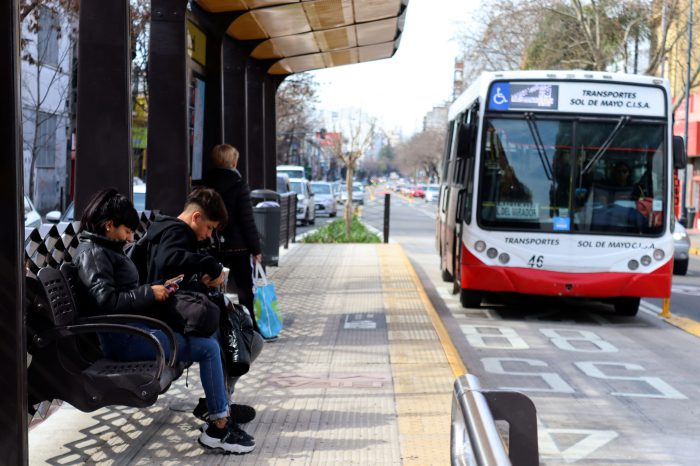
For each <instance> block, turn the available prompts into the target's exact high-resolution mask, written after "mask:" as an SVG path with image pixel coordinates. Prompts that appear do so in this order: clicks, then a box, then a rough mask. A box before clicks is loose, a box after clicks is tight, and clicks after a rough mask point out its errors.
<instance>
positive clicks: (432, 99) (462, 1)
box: [312, 0, 479, 137]
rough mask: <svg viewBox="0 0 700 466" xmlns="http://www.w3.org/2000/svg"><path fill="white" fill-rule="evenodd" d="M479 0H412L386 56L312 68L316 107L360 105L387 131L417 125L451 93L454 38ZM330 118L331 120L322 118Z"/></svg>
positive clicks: (338, 108)
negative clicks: (394, 45)
mask: <svg viewBox="0 0 700 466" xmlns="http://www.w3.org/2000/svg"><path fill="white" fill-rule="evenodd" d="M478 3H479V2H478V0H410V1H409V3H408V11H407V13H406V23H405V25H404V32H403V35H402V36H401V43H400V45H399V49H398V51H397V52H396V54H395V55H394V56H393V57H392V58H390V59H387V60H379V61H375V62H369V63H361V64H357V65H348V66H340V67H337V68H329V69H324V70H319V71H314V72H313V73H312V75H314V77H315V78H316V80H317V81H318V83H319V97H320V98H319V103H318V105H317V108H318V109H319V110H321V111H322V112H324V113H325V114H329V113H330V112H340V111H342V110H343V109H349V108H359V109H361V110H362V111H363V113H366V114H368V115H370V116H372V117H375V118H377V119H378V122H379V124H380V125H381V126H382V127H383V128H384V129H385V130H388V131H393V130H399V131H401V133H402V134H403V136H404V137H407V136H410V135H411V134H413V133H414V132H417V131H420V130H421V129H422V124H423V116H424V115H425V114H426V113H427V112H428V111H430V110H431V109H432V108H433V107H434V106H437V105H440V104H442V103H444V102H445V101H446V100H447V99H449V98H450V96H451V94H452V79H453V71H454V60H455V57H456V56H457V55H458V54H459V46H458V43H457V41H456V40H455V39H454V38H455V36H456V33H457V30H458V28H459V27H460V23H461V24H464V23H469V21H471V18H472V17H473V15H474V12H475V11H476V10H477V8H478ZM326 124H330V122H326Z"/></svg>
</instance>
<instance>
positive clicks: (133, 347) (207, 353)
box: [99, 324, 228, 421]
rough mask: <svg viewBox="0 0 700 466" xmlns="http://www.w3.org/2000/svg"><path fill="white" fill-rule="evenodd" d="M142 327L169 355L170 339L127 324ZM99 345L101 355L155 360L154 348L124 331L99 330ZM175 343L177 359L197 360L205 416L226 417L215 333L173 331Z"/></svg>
mask: <svg viewBox="0 0 700 466" xmlns="http://www.w3.org/2000/svg"><path fill="white" fill-rule="evenodd" d="M131 325H132V326H133V327H138V328H142V329H144V330H146V331H148V332H150V333H151V334H152V335H153V336H154V337H156V338H157V339H158V341H159V342H160V344H161V345H162V346H163V350H164V351H165V357H166V359H167V358H169V357H170V341H169V340H168V337H166V336H165V334H164V333H163V332H162V331H161V330H156V329H152V328H149V327H148V326H146V325H143V324H131ZM99 337H100V344H101V346H102V351H103V352H104V354H105V356H106V357H108V358H110V359H114V360H117V361H145V360H149V359H155V357H156V349H155V348H154V347H153V345H152V344H151V343H149V342H148V341H147V340H146V339H145V338H141V337H139V336H138V335H131V334H127V333H101V334H100V335H99ZM175 337H176V339H177V346H178V360H179V361H186V362H197V363H199V377H200V379H201V380H202V387H203V388H204V394H205V396H206V398H207V408H208V409H209V413H210V414H209V419H210V420H212V421H213V420H215V419H221V418H224V417H226V416H228V394H227V393H226V386H225V385H224V370H223V365H222V363H221V349H220V347H219V342H218V341H217V339H216V336H211V337H209V338H204V337H195V336H184V335H182V334H181V333H177V332H175Z"/></svg>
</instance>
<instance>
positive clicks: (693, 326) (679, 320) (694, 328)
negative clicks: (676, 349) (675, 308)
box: [664, 314, 700, 337]
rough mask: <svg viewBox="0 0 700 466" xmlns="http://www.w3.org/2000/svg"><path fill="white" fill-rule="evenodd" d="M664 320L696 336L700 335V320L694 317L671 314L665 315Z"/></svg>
mask: <svg viewBox="0 0 700 466" xmlns="http://www.w3.org/2000/svg"><path fill="white" fill-rule="evenodd" d="M664 320H666V322H668V323H669V324H671V325H673V326H676V327H678V328H679V329H681V330H683V331H685V332H688V333H690V334H691V335H694V336H696V337H700V322H696V321H694V320H693V319H689V318H687V317H680V316H676V315H671V314H669V315H668V317H664Z"/></svg>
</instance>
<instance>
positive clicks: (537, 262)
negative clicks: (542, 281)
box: [527, 256, 544, 269]
mask: <svg viewBox="0 0 700 466" xmlns="http://www.w3.org/2000/svg"><path fill="white" fill-rule="evenodd" d="M543 263H544V257H543V256H532V257H531V258H530V260H529V261H527V265H529V266H530V267H532V268H533V269H534V268H535V267H537V268H538V269H541V268H542V265H543Z"/></svg>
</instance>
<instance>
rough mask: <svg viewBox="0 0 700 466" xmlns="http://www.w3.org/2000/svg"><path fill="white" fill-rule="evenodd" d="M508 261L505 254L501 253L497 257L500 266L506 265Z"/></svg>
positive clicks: (508, 257) (508, 258)
mask: <svg viewBox="0 0 700 466" xmlns="http://www.w3.org/2000/svg"><path fill="white" fill-rule="evenodd" d="M509 261H510V256H509V255H508V253H507V252H502V253H501V255H500V256H498V262H500V263H501V264H507V263H508V262H509Z"/></svg>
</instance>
